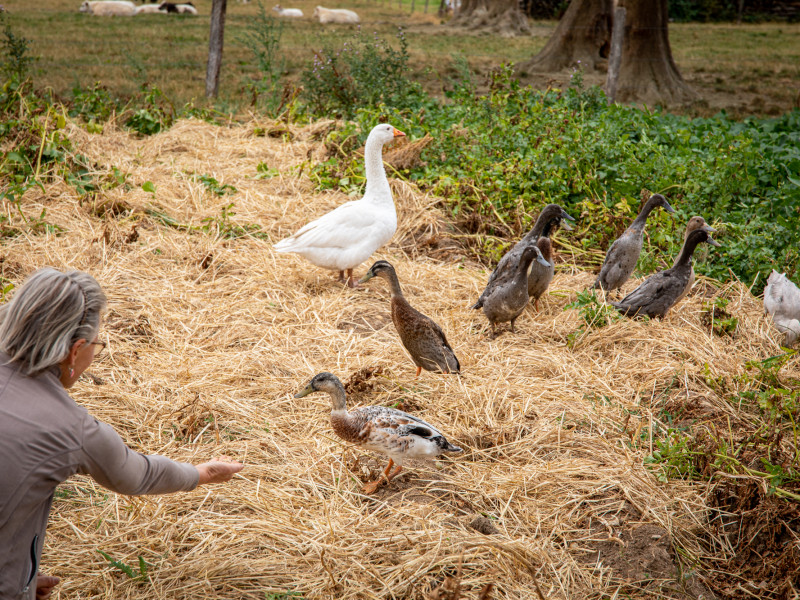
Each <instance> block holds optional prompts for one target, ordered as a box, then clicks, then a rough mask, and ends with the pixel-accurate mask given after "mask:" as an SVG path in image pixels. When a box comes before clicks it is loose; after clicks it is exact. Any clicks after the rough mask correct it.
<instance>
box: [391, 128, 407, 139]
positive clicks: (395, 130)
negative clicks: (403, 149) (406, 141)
mask: <svg viewBox="0 0 800 600" xmlns="http://www.w3.org/2000/svg"><path fill="white" fill-rule="evenodd" d="M392 129H393V130H394V137H406V134H405V133H403V132H402V131H400V130H399V129H396V128H394V127H392Z"/></svg>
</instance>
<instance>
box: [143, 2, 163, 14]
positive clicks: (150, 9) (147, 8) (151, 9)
mask: <svg viewBox="0 0 800 600" xmlns="http://www.w3.org/2000/svg"><path fill="white" fill-rule="evenodd" d="M156 13H157V14H159V15H165V14H167V11H165V10H161V6H160V5H159V4H144V5H142V6H137V7H136V14H137V15H152V14H156Z"/></svg>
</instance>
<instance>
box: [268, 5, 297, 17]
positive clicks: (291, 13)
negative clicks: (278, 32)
mask: <svg viewBox="0 0 800 600" xmlns="http://www.w3.org/2000/svg"><path fill="white" fill-rule="evenodd" d="M272 10H274V11H275V12H276V13H278V14H279V15H280V16H282V17H293V18H295V19H296V18H299V17H302V16H303V11H302V10H300V9H299V8H281V5H280V4H276V5H275V6H273V7H272Z"/></svg>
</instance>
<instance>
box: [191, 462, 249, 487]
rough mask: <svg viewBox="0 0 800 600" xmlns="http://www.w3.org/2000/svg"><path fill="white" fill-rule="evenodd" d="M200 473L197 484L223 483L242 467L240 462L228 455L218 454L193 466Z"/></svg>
mask: <svg viewBox="0 0 800 600" xmlns="http://www.w3.org/2000/svg"><path fill="white" fill-rule="evenodd" d="M195 468H196V469H197V470H198V472H199V473H200V479H199V480H198V482H197V485H205V484H207V483H224V482H226V481H230V480H231V478H232V477H233V476H234V475H235V474H236V473H238V472H239V471H241V470H242V469H243V468H244V465H243V464H242V463H240V462H236V461H233V460H231V459H230V457H228V456H220V457H219V458H217V459H214V460H212V461H209V462H206V463H203V464H200V465H197V466H196V467H195Z"/></svg>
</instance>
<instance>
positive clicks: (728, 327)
mask: <svg viewBox="0 0 800 600" xmlns="http://www.w3.org/2000/svg"><path fill="white" fill-rule="evenodd" d="M728 302H729V301H728V299H727V298H722V297H717V298H714V301H713V302H704V303H703V309H702V310H701V311H700V322H701V323H702V324H703V325H704V326H705V327H706V328H708V330H709V331H712V332H713V333H714V334H716V335H728V336H732V335H733V334H734V333H736V328H737V327H738V325H739V319H737V318H736V317H734V316H732V315H731V314H730V313H729V312H728V311H727V310H726V309H727V306H728Z"/></svg>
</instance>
